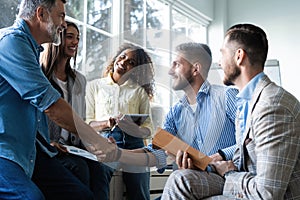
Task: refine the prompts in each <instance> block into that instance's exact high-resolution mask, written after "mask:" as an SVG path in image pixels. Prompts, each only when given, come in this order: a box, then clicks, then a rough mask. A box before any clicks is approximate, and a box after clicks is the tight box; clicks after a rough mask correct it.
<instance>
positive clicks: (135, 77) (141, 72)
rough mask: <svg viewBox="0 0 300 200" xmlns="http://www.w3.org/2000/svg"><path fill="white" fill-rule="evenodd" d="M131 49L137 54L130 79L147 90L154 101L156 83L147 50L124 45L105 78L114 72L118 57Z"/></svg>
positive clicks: (107, 68) (109, 66)
mask: <svg viewBox="0 0 300 200" xmlns="http://www.w3.org/2000/svg"><path fill="white" fill-rule="evenodd" d="M127 49H130V50H132V51H133V52H134V54H135V60H136V66H134V69H132V70H130V71H132V72H131V73H130V76H129V78H130V79H131V80H132V81H134V82H136V83H137V84H138V85H140V86H141V87H142V88H144V89H145V91H146V93H147V94H148V97H149V98H150V99H152V97H153V96H154V90H155V83H154V67H153V63H152V60H151V58H150V56H149V55H148V53H147V52H145V50H144V49H143V48H141V47H139V46H136V45H133V44H131V43H124V44H123V45H121V46H120V48H119V50H118V51H117V52H116V54H115V56H114V57H113V58H112V59H111V61H110V63H109V65H108V66H107V67H106V69H105V71H104V76H107V75H108V74H110V73H111V72H113V70H114V62H115V61H116V59H117V57H118V56H119V55H120V54H121V53H122V52H123V51H125V50H127Z"/></svg>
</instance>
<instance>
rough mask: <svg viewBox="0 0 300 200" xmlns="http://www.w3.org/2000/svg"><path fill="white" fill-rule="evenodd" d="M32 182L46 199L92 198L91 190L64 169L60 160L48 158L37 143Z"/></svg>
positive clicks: (77, 199)
mask: <svg viewBox="0 0 300 200" xmlns="http://www.w3.org/2000/svg"><path fill="white" fill-rule="evenodd" d="M32 180H33V182H34V183H35V184H36V185H37V186H38V187H39V189H40V190H41V191H42V192H43V194H44V196H45V197H46V199H47V200H52V199H53V200H60V199H61V200H66V199H72V200H92V199H94V196H93V193H92V192H91V190H90V189H89V188H88V187H87V186H86V185H84V184H83V183H82V182H81V181H80V180H79V179H78V178H77V177H75V176H74V175H73V174H72V173H71V172H70V171H69V170H68V169H66V168H65V167H64V166H63V165H62V164H61V163H60V161H59V160H58V159H57V158H56V157H54V158H50V157H49V156H48V155H47V154H46V153H44V152H43V151H42V150H41V149H40V148H39V146H38V145H37V157H36V161H35V168H34V172H33V176H32Z"/></svg>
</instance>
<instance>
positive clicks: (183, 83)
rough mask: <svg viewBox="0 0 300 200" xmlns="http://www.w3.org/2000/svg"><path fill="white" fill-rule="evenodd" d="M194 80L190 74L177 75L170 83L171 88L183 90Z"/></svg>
mask: <svg viewBox="0 0 300 200" xmlns="http://www.w3.org/2000/svg"><path fill="white" fill-rule="evenodd" d="M193 82H194V78H193V76H192V74H189V75H188V76H178V77H177V79H176V80H174V82H173V84H172V88H173V90H185V88H187V87H191V84H192V83H193Z"/></svg>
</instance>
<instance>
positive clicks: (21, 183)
mask: <svg viewBox="0 0 300 200" xmlns="http://www.w3.org/2000/svg"><path fill="white" fill-rule="evenodd" d="M0 171H1V172H0V199H3V200H5V199H20V200H44V199H45V197H44V195H43V193H42V192H41V191H40V190H39V188H38V187H37V186H36V185H35V184H34V183H33V182H32V181H31V179H30V177H28V176H27V175H26V174H25V173H24V171H23V169H22V168H21V167H20V166H19V165H18V164H17V163H15V162H13V161H10V160H7V159H5V158H0Z"/></svg>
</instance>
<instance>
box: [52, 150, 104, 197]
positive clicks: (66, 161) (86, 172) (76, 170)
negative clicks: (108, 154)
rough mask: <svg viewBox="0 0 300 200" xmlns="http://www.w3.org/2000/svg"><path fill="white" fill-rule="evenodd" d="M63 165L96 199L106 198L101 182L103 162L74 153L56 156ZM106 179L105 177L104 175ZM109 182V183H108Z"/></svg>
mask: <svg viewBox="0 0 300 200" xmlns="http://www.w3.org/2000/svg"><path fill="white" fill-rule="evenodd" d="M57 158H58V159H59V161H60V162H61V163H62V164H63V166H64V167H66V168H67V169H69V170H70V171H71V172H72V173H73V174H74V175H75V176H76V177H77V178H78V179H79V180H80V181H81V182H82V183H83V184H85V185H86V186H88V187H89V188H90V189H91V191H92V192H93V194H94V197H95V199H96V200H103V199H106V198H105V196H106V195H105V196H104V195H103V193H105V190H104V187H103V184H104V183H103V182H102V181H101V180H102V179H103V176H105V174H102V171H103V167H104V166H103V164H101V163H100V162H97V161H93V160H89V159H87V158H83V157H79V156H76V155H72V154H68V155H59V156H58V157H57ZM104 179H106V177H104ZM108 184H109V183H108Z"/></svg>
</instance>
